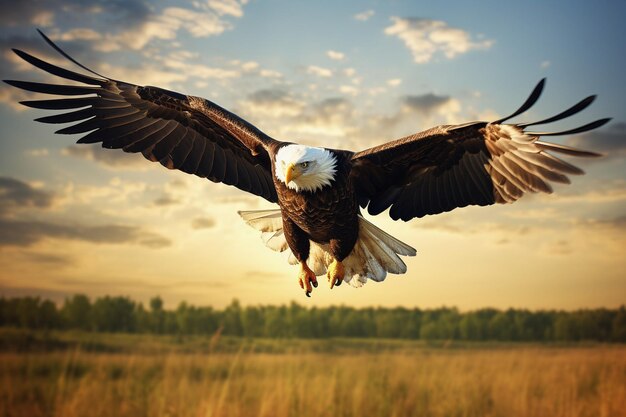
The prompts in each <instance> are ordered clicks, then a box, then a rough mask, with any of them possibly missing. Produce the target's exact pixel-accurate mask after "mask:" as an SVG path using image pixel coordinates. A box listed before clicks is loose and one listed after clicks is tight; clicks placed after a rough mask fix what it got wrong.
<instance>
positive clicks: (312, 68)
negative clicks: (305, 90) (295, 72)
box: [306, 65, 333, 78]
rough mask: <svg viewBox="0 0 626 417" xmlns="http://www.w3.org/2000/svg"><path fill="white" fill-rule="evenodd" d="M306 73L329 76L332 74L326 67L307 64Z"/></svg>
mask: <svg viewBox="0 0 626 417" xmlns="http://www.w3.org/2000/svg"><path fill="white" fill-rule="evenodd" d="M306 72H307V74H312V75H317V76H318V77H324V78H329V77H332V76H333V72H332V71H331V70H329V69H328V68H322V67H318V66H316V65H309V66H308V67H307V69H306Z"/></svg>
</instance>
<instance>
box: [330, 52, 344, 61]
mask: <svg viewBox="0 0 626 417" xmlns="http://www.w3.org/2000/svg"><path fill="white" fill-rule="evenodd" d="M326 55H328V57H329V58H330V59H334V60H335V61H341V60H342V59H344V58H345V57H346V54H344V53H343V52H338V51H333V50H330V51H326Z"/></svg>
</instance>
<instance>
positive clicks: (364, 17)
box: [353, 9, 374, 22]
mask: <svg viewBox="0 0 626 417" xmlns="http://www.w3.org/2000/svg"><path fill="white" fill-rule="evenodd" d="M372 16H374V10H371V9H370V10H366V11H364V12H361V13H357V14H355V15H354V16H353V17H354V19H356V20H359V21H361V22H365V21H367V20H369V19H370V18H371V17H372Z"/></svg>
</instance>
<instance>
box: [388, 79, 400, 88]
mask: <svg viewBox="0 0 626 417" xmlns="http://www.w3.org/2000/svg"><path fill="white" fill-rule="evenodd" d="M400 84H402V80H401V79H400V78H393V79H391V80H387V85H388V86H390V87H397V86H399V85H400Z"/></svg>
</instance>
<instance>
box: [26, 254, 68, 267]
mask: <svg viewBox="0 0 626 417" xmlns="http://www.w3.org/2000/svg"><path fill="white" fill-rule="evenodd" d="M20 257H22V258H24V260H25V261H26V262H28V263H35V264H40V265H43V266H46V267H55V268H63V267H67V266H71V265H73V264H74V263H75V259H74V258H72V257H71V256H67V255H57V254H52V253H45V252H32V251H24V252H22V253H21V254H20Z"/></svg>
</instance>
